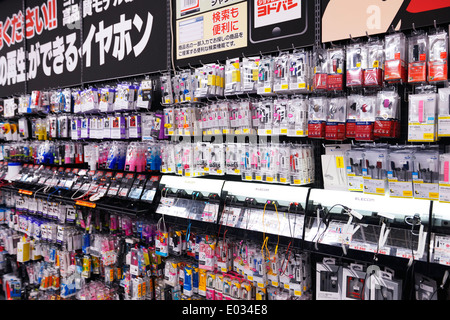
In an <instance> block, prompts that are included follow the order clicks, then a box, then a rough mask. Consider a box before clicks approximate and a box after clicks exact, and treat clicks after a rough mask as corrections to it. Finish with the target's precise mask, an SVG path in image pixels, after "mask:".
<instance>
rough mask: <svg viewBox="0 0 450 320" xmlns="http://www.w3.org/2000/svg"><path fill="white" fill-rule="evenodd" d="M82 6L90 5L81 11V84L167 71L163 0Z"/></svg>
mask: <svg viewBox="0 0 450 320" xmlns="http://www.w3.org/2000/svg"><path fill="white" fill-rule="evenodd" d="M84 2H88V3H91V2H92V5H91V6H88V7H86V5H85V6H84V10H83V39H84V41H83V47H82V49H81V50H82V52H83V57H84V59H83V60H84V61H83V81H84V82H92V81H101V80H105V79H117V78H120V77H127V76H133V75H138V74H145V73H148V72H154V71H158V70H166V69H167V55H168V54H170V51H169V50H168V48H167V41H168V39H167V29H168V21H167V7H166V6H167V1H166V0H157V1H155V0H151V1H149V0H114V1H113V0H111V1H110V5H109V7H107V6H106V4H107V3H108V2H109V1H86V0H85V1H84ZM98 2H100V3H103V6H97V7H95V6H94V3H98ZM115 4H116V5H115ZM168 52H169V53H168Z"/></svg>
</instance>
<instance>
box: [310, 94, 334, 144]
mask: <svg viewBox="0 0 450 320" xmlns="http://www.w3.org/2000/svg"><path fill="white" fill-rule="evenodd" d="M328 106H329V100H328V98H327V97H321V96H319V97H310V98H309V111H308V137H309V138H325V127H326V121H327V114H328Z"/></svg>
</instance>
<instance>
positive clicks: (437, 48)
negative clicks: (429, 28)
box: [427, 30, 448, 83]
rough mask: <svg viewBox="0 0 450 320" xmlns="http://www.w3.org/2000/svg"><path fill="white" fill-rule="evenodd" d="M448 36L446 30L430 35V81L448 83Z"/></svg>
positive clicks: (428, 71) (428, 74)
mask: <svg viewBox="0 0 450 320" xmlns="http://www.w3.org/2000/svg"><path fill="white" fill-rule="evenodd" d="M447 75H448V35H447V32H445V31H444V30H437V31H436V32H435V33H432V34H428V70H427V76H428V81H429V82H430V83H431V82H440V81H447V78H448V77H447Z"/></svg>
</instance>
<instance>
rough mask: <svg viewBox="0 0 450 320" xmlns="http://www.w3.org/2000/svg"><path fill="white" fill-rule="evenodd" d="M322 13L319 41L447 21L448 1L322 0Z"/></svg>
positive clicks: (449, 12) (407, 28) (427, 25)
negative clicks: (320, 39) (320, 38)
mask: <svg viewBox="0 0 450 320" xmlns="http://www.w3.org/2000/svg"><path fill="white" fill-rule="evenodd" d="M350 8H351V9H350ZM322 12H323V13H322V42H330V41H338V40H343V39H349V38H350V37H352V38H356V37H361V36H366V35H374V34H382V33H386V32H388V31H389V30H392V29H393V30H411V29H412V28H421V27H432V26H434V25H435V24H436V25H438V24H443V23H450V2H449V1H448V0H436V1H428V0H389V1H384V0H364V1H361V0H322Z"/></svg>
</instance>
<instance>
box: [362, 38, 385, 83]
mask: <svg viewBox="0 0 450 320" xmlns="http://www.w3.org/2000/svg"><path fill="white" fill-rule="evenodd" d="M383 68H384V43H383V41H381V40H373V41H369V43H368V44H367V68H366V69H365V70H364V87H378V88H379V87H381V86H382V85H383Z"/></svg>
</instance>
